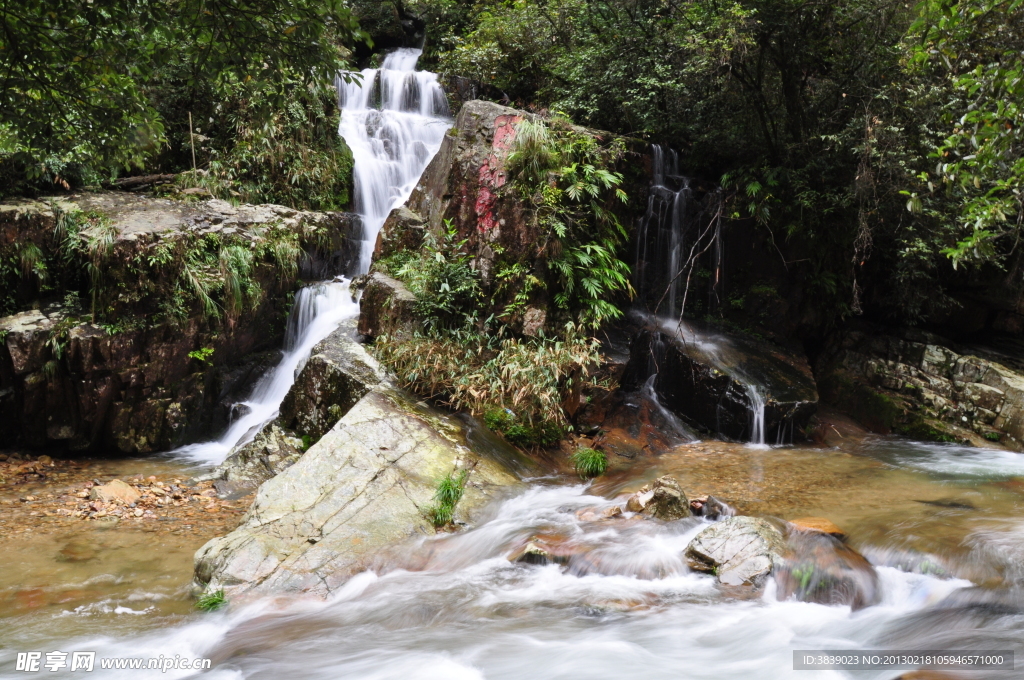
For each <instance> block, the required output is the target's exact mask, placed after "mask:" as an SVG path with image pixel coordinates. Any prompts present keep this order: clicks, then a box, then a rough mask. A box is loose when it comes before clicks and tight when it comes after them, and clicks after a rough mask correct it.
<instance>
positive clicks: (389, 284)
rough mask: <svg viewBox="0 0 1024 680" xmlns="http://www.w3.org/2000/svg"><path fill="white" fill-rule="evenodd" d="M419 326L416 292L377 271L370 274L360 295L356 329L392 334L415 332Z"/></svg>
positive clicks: (379, 333) (371, 332)
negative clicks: (413, 292)
mask: <svg viewBox="0 0 1024 680" xmlns="http://www.w3.org/2000/svg"><path fill="white" fill-rule="evenodd" d="M419 327H420V322H419V317H418V315H417V313H416V296H415V295H413V294H412V293H411V292H410V291H409V289H408V288H406V287H405V284H404V283H402V282H401V281H397V280H395V279H393V278H391V277H390V276H385V275H384V274H381V273H380V272H373V273H372V274H370V275H369V276H368V277H367V278H366V280H365V282H364V284H363V296H362V297H361V298H360V299H359V333H360V334H362V335H366V336H369V337H371V338H375V337H377V336H379V335H388V336H391V337H392V338H397V337H401V336H403V335H405V334H411V333H414V332H415V331H416V330H417V329H419Z"/></svg>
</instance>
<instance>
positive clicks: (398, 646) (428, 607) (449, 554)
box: [0, 435, 1024, 680]
mask: <svg viewBox="0 0 1024 680" xmlns="http://www.w3.org/2000/svg"><path fill="white" fill-rule="evenodd" d="M122 464H124V465H129V464H132V465H137V464H138V463H137V462H136V463H132V462H130V461H129V462H125V463H122ZM165 465H172V463H166V464H165ZM112 473H116V470H113V471H112ZM662 474H672V475H674V476H676V477H677V478H678V479H679V481H680V482H681V484H682V486H683V488H684V489H685V490H686V491H687V493H689V494H690V495H694V494H697V493H700V494H704V493H711V494H713V495H715V496H717V497H718V498H721V499H723V500H725V501H726V502H728V503H729V504H730V505H732V506H733V507H735V508H736V509H737V510H738V511H739V512H741V513H745V514H756V515H761V516H774V517H780V518H785V519H793V518H796V517H802V516H808V515H817V516H824V517H827V518H829V519H831V520H832V521H834V522H835V523H837V524H838V525H840V526H841V527H842V528H843V529H844V530H846V531H847V532H848V533H849V536H850V539H849V540H850V544H851V545H852V546H853V547H855V548H856V549H858V550H859V551H861V552H862V553H863V554H864V555H866V556H867V557H868V558H869V559H870V560H871V561H872V562H873V563H874V565H875V570H876V572H877V574H878V576H879V582H880V590H881V602H880V603H879V604H875V605H872V606H868V607H864V608H861V609H859V610H856V611H854V610H852V609H851V607H849V606H845V605H844V606H837V605H824V604H815V603H809V602H798V601H794V600H785V601H780V600H779V598H778V593H777V590H776V588H775V586H774V585H773V583H772V582H769V584H768V586H767V587H766V588H765V589H764V591H763V592H760V593H757V594H756V595H750V594H745V593H741V592H733V591H728V589H723V588H722V587H720V586H718V585H717V584H716V581H715V578H714V577H713V576H711V575H706V574H699V573H696V572H691V571H690V570H689V569H688V568H687V567H686V564H685V560H684V559H683V557H682V552H683V550H684V548H685V546H686V544H687V543H688V541H689V540H690V539H691V538H692V537H693V536H694V535H695V534H696V533H697V532H698V531H699V530H700V529H701V528H702V527H703V526H705V525H706V521H705V520H702V519H697V518H694V519H690V520H680V521H676V522H668V523H665V522H660V521H656V520H647V521H639V522H632V523H631V522H628V521H626V522H621V523H612V524H609V523H602V522H593V521H587V519H588V518H587V517H585V516H584V518H582V519H581V518H580V516H578V514H577V511H579V510H581V509H583V508H597V509H601V508H603V507H606V506H610V505H611V504H614V503H622V501H623V494H625V493H628V492H630V491H633V490H635V489H636V488H638V487H639V486H640V485H641V484H643V483H644V482H645V481H649V480H651V479H654V478H656V477H657V476H660V475H662ZM82 524H83V525H85V524H86V523H82ZM89 532H92V533H91V534H90V533H89ZM538 532H539V533H542V534H544V535H549V536H559V537H562V538H563V539H564V540H565V541H568V542H572V543H573V544H575V545H578V546H584V548H583V550H584V554H585V555H586V560H584V561H582V562H580V563H578V564H577V565H576V566H572V565H570V566H569V567H566V566H559V565H531V564H522V563H516V562H510V561H509V559H508V557H509V555H510V554H512V553H513V552H514V550H515V548H516V547H517V546H519V545H521V544H522V542H523V540H525V539H526V538H527V537H529V536H532V535H535V534H537V533H538ZM100 533H102V534H103V535H102V536H100V535H99V534H100ZM74 540H86V541H98V543H96V544H95V545H96V548H97V550H96V554H95V555H94V556H92V557H87V558H85V559H83V560H80V561H68V560H67V559H66V558H62V556H61V550H62V546H63V547H64V548H66V546H67V544H68V543H69V542H73V541H74ZM202 540H203V538H201V537H196V538H195V539H193V541H192V543H191V544H189V540H188V537H187V536H181V537H175V538H174V541H176V542H175V543H173V544H172V542H171V541H170V539H164V540H162V541H160V542H157V541H151V542H148V541H147V537H146V535H145V534H139V535H135V534H133V532H132V531H131V530H128V529H123V530H122V529H117V528H114V529H109V530H106V531H105V532H99V531H97V530H95V529H87V528H82V529H80V530H74V531H70V532H69V533H68V534H67V535H62V536H54V537H51V538H49V539H47V540H45V541H42V542H40V541H38V540H35V539H32V538H17V539H12V540H9V541H7V544H6V545H5V555H6V560H5V561H6V568H5V569H4V570H3V572H2V574H0V592H2V593H3V599H2V601H3V602H7V603H17V602H19V599H18V596H17V595H18V592H25V591H28V590H32V591H38V592H42V593H43V595H42V596H39V597H38V601H37V602H34V603H28V604H24V603H23V604H22V605H21V606H6V607H5V610H4V611H3V612H2V614H0V640H2V641H3V647H4V651H3V652H0V677H5V678H6V677H12V678H13V677H24V675H23V674H19V673H17V672H15V671H14V670H13V663H14V653H15V652H16V651H24V650H41V651H49V650H52V649H57V650H63V651H71V650H91V651H97V652H98V654H99V656H100V657H123V656H131V657H150V656H152V657H156V656H158V655H160V654H163V655H165V656H174V655H175V654H180V655H182V656H183V657H190V658H197V657H204V658H211V659H212V660H213V666H214V667H213V672H212V674H210V677H215V678H280V677H288V676H291V677H301V678H396V679H398V678H401V679H402V680H407V679H410V678H474V679H475V678H522V677H539V678H579V677H586V678H616V679H618V678H621V677H623V676H624V675H627V674H631V673H640V674H642V675H643V676H644V677H651V678H679V677H691V676H698V675H699V676H710V677H715V678H751V677H753V678H785V677H794V678H808V679H810V678H842V677H857V678H879V679H883V678H894V677H896V675H898V673H897V672H895V671H872V672H863V671H862V672H857V673H855V674H846V673H844V672H841V671H794V670H792V652H793V650H795V649H853V648H889V649H976V650H996V649H1003V650H1005V649H1013V650H1016V652H1017V658H1018V660H1020V659H1024V656H1022V654H1024V597H1022V595H1021V592H1022V591H1021V587H1022V586H1024V457H1021V456H1019V455H1018V454H1015V453H1008V452H1003V451H994V450H992V451H988V450H978V449H968V448H963V447H957V446H952V445H935V444H920V443H914V442H910V441H906V440H901V439H896V438H886V437H860V436H849V435H848V436H847V437H846V438H845V439H844V440H843V443H841V444H840V446H838V447H834V448H824V447H814V446H797V447H774V448H768V449H766V448H757V447H751V446H748V445H742V444H732V443H726V442H717V441H703V442H695V443H689V444H685V445H683V446H680V447H678V448H676V449H674V450H671V451H669V452H666V453H664V454H661V455H659V456H650V457H647V458H642V459H637V460H635V461H633V462H632V463H631V464H629V465H616V466H615V469H614V471H613V472H612V473H611V474H609V475H608V476H607V477H605V478H601V479H600V480H598V481H597V482H596V483H594V484H592V485H589V486H586V485H582V484H579V483H577V482H575V481H574V480H572V479H571V478H562V477H557V476H556V477H551V478H545V479H537V480H534V481H533V482H531V483H528V484H527V485H526V486H524V487H523V488H522V489H521V490H520V491H518V492H517V493H515V494H514V495H513V496H512V497H510V498H508V499H507V500H504V501H502V502H500V503H498V504H496V505H495V506H494V507H492V508H491V510H490V514H489V518H488V519H487V520H486V521H484V522H482V523H481V524H480V525H479V526H477V527H475V528H472V529H470V530H467V531H464V532H462V533H458V534H454V535H448V534H441V535H438V536H436V537H431V538H425V539H420V540H416V541H412V542H410V543H409V544H408V545H407V546H406V549H405V551H404V553H403V556H402V557H401V558H400V559H398V560H397V561H396V562H394V563H392V564H390V565H388V566H387V567H386V568H382V569H381V571H380V572H379V573H364V574H361V575H358V576H356V577H354V578H353V579H351V581H350V582H349V583H348V584H347V585H346V586H345V587H344V588H343V589H342V590H341V591H340V592H338V593H336V594H335V596H334V597H333V598H332V599H331V600H330V601H328V602H319V601H310V600H305V599H302V598H295V597H288V598H277V599H267V600H262V601H258V602H255V603H251V604H248V605H245V606H238V607H229V608H228V609H227V610H226V611H223V612H218V613H212V614H199V613H191V612H190V611H189V603H190V599H189V594H188V583H189V577H190V569H189V567H190V559H189V558H190V555H191V552H192V551H193V550H195V549H196V548H198V547H199V545H200V544H201V543H202ZM65 552H66V550H65ZM580 564H582V565H584V566H582V567H581V566H579V565H580ZM69 593H73V594H69ZM1017 673H1018V674H1017V675H1014V674H1013V672H1009V671H1007V672H1002V671H998V672H997V671H993V672H989V673H988V674H981V675H977V676H969V675H967V676H961V677H993V678H1011V677H1020V675H1019V671H1017ZM53 675H54V677H63V676H61V675H60V674H59V673H54V674H53ZM67 675H68V676H71V675H73V674H70V673H68V674H67ZM160 676H161V677H188V676H189V673H188V672H184V671H179V672H177V673H175V672H173V671H169V672H168V673H166V674H160ZM103 677H140V676H139V675H138V674H137V672H136V674H135V675H132V673H131V672H129V671H124V672H121V674H120V675H119V674H118V672H117V671H104V674H103ZM154 677H155V675H154ZM954 677H957V676H954Z"/></svg>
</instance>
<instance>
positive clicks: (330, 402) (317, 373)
mask: <svg viewBox="0 0 1024 680" xmlns="http://www.w3.org/2000/svg"><path fill="white" fill-rule="evenodd" d="M384 380H385V376H384V373H383V371H382V370H381V368H380V365H379V364H378V363H377V360H376V359H374V358H373V357H372V356H370V354H369V353H368V352H367V351H366V349H365V348H364V347H363V345H362V344H361V343H360V342H359V341H358V339H357V338H356V320H355V319H349V320H346V321H343V322H342V323H341V325H339V326H338V328H337V330H335V331H334V332H333V333H331V334H330V335H328V336H327V337H326V338H324V339H323V340H322V341H320V343H318V344H317V345H316V346H315V347H313V351H312V352H311V354H310V356H309V359H308V360H307V361H306V365H305V366H303V368H302V371H301V372H300V373H299V375H298V377H296V378H295V383H294V384H293V385H292V387H291V389H289V390H288V394H287V395H285V398H284V401H282V402H281V415H280V416H279V418H278V422H280V424H281V425H282V426H283V427H286V428H288V429H290V430H294V431H295V432H298V433H299V435H301V436H306V437H309V438H310V439H312V440H313V441H317V440H319V439H320V437H322V436H323V435H324V433H325V432H327V431H328V430H329V429H331V427H333V426H334V424H335V423H336V422H338V419H340V418H341V417H342V416H343V415H345V414H346V413H348V411H349V409H351V408H352V407H353V406H355V405H356V403H358V401H359V400H360V399H362V398H363V397H364V396H365V395H366V394H367V393H368V392H369V391H370V390H372V389H373V388H374V387H376V386H377V385H380V384H381V383H382V382H384Z"/></svg>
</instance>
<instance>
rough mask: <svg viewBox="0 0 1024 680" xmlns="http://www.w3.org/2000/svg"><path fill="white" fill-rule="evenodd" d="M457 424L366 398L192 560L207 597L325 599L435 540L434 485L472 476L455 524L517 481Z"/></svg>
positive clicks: (393, 395)
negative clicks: (405, 550)
mask: <svg viewBox="0 0 1024 680" xmlns="http://www.w3.org/2000/svg"><path fill="white" fill-rule="evenodd" d="M465 435H466V432H465V429H464V427H463V426H462V425H461V423H460V422H459V421H457V420H455V419H451V418H448V417H446V416H443V415H441V414H439V413H437V412H434V411H432V410H430V409H428V408H426V407H424V406H422V405H418V404H416V403H413V402H411V401H410V400H409V399H408V397H407V396H406V395H405V394H404V393H402V392H400V391H396V390H392V389H390V388H383V387H378V388H375V389H374V390H372V391H371V392H370V393H368V394H367V395H366V396H364V397H363V398H362V399H361V400H360V401H359V403H358V404H356V405H355V407H354V408H352V410H350V411H349V412H348V413H347V414H346V415H345V416H344V417H343V418H342V419H341V420H340V421H338V423H337V424H335V426H334V427H333V428H332V429H331V430H330V431H329V432H328V433H327V434H325V435H324V437H323V438H322V439H321V440H320V441H319V442H317V443H316V444H314V445H313V446H312V447H311V448H310V449H309V450H308V451H307V452H306V453H305V454H304V455H303V456H302V457H301V458H299V460H298V461H297V462H296V463H295V464H294V465H292V466H291V467H289V468H288V469H286V470H284V471H283V472H281V473H280V474H279V475H277V476H276V477H274V478H272V479H270V480H269V481H267V482H265V483H264V484H263V485H262V486H261V487H260V489H259V491H258V492H257V496H256V499H255V501H254V502H253V504H252V506H251V507H250V509H249V512H248V513H247V514H246V516H245V518H244V519H243V521H242V524H241V526H239V527H238V528H237V529H235V530H234V531H233V532H231V533H230V534H228V535H227V536H224V537H221V538H215V539H213V540H211V541H210V542H209V543H207V544H206V545H204V546H203V547H202V548H201V549H200V550H199V551H198V552H197V553H196V561H195V582H196V584H197V586H199V587H201V588H206V589H208V590H220V589H223V590H225V591H226V592H227V593H228V594H229V597H235V596H238V595H240V594H243V593H249V594H256V593H260V594H264V593H281V592H304V593H311V594H315V595H319V596H322V597H325V596H327V595H328V594H330V593H331V592H332V591H334V590H335V589H337V588H338V587H339V586H341V585H342V584H343V583H344V582H345V581H346V580H347V579H348V578H349V577H350V576H351V575H352V574H354V573H356V572H358V571H361V570H364V569H367V568H370V567H371V566H373V564H374V563H375V560H377V559H382V555H383V554H384V553H385V551H386V549H388V548H391V547H393V546H396V544H398V543H400V542H402V541H404V540H407V539H410V538H414V537H417V536H419V537H422V536H429V535H432V534H433V533H434V528H433V525H432V524H431V521H430V519H429V514H430V509H431V507H432V504H433V496H434V493H435V490H436V487H437V483H438V481H439V480H440V479H442V478H444V477H445V476H446V475H448V474H451V473H452V472H453V471H455V470H457V469H464V470H468V471H469V477H468V483H467V485H466V488H465V494H464V496H463V498H462V500H461V501H460V502H459V504H458V505H457V506H456V510H455V520H456V522H466V521H472V519H473V517H474V516H475V512H476V511H477V510H478V509H479V508H480V507H482V506H483V505H484V504H485V503H486V502H487V501H489V500H491V499H493V498H495V497H496V496H498V495H499V494H500V493H501V492H502V490H503V487H507V486H510V485H514V484H516V483H517V479H516V477H515V476H514V474H512V472H510V471H509V469H508V468H507V467H505V466H504V465H503V464H501V463H500V462H498V461H497V460H496V459H493V458H491V457H489V456H487V455H486V454H484V453H479V454H478V453H475V452H474V451H473V450H472V449H470V448H469V447H467V446H466V444H467V443H468V442H467V439H466V436H465Z"/></svg>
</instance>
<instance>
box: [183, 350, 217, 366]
mask: <svg viewBox="0 0 1024 680" xmlns="http://www.w3.org/2000/svg"><path fill="white" fill-rule="evenodd" d="M212 356H213V348H212V347H200V348H199V349H194V350H192V351H191V352H189V353H188V358H189V359H195V360H196V361H200V362H202V363H204V364H206V363H210V357H212Z"/></svg>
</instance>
